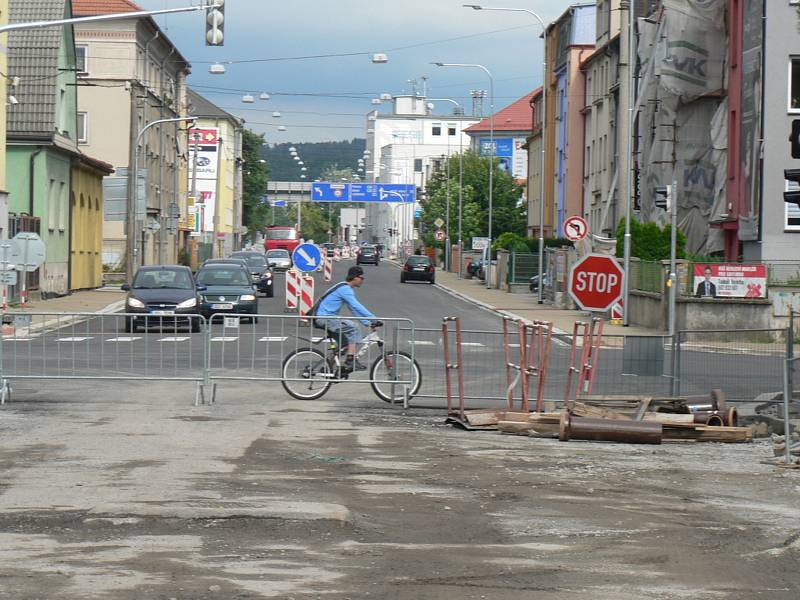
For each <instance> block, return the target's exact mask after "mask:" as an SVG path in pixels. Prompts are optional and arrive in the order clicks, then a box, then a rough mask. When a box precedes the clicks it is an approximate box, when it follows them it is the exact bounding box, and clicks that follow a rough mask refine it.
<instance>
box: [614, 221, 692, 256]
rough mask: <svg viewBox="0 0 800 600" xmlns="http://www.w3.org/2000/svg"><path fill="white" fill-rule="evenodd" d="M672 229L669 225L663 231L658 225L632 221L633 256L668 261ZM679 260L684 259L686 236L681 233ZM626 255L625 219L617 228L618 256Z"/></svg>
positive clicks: (679, 236) (678, 246) (679, 238)
mask: <svg viewBox="0 0 800 600" xmlns="http://www.w3.org/2000/svg"><path fill="white" fill-rule="evenodd" d="M671 232H672V227H671V226H670V225H667V226H666V227H664V229H661V228H660V227H659V226H658V225H657V224H656V223H652V222H651V223H640V222H639V221H637V220H636V219H634V220H633V221H631V256H635V257H637V258H639V259H641V260H649V261H658V260H668V259H669V255H670V245H671V241H670V236H671ZM676 240H677V252H676V257H677V258H684V256H685V254H684V248H685V247H686V236H685V235H683V233H682V232H681V231H678V235H677V238H676ZM624 253H625V219H621V220H620V222H619V225H618V226H617V256H618V257H621V256H623V255H624Z"/></svg>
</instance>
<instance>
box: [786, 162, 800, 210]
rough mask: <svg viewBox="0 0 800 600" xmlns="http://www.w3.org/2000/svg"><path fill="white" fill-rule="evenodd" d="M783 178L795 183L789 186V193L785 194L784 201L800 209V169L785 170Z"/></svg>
mask: <svg viewBox="0 0 800 600" xmlns="http://www.w3.org/2000/svg"><path fill="white" fill-rule="evenodd" d="M783 178H784V179H786V180H787V181H793V182H794V185H789V188H790V189H789V191H788V192H783V201H784V202H789V203H790V204H796V205H797V207H798V208H800V169H784V170H783Z"/></svg>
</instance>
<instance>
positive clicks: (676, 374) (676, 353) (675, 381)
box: [669, 331, 682, 398]
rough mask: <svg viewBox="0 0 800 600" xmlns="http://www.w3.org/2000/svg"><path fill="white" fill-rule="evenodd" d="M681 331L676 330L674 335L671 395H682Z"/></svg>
mask: <svg viewBox="0 0 800 600" xmlns="http://www.w3.org/2000/svg"><path fill="white" fill-rule="evenodd" d="M681 333H682V332H681V331H676V332H675V335H673V336H672V381H671V382H670V384H671V385H670V394H669V395H670V396H672V397H673V398H675V397H677V396H679V395H680V390H681V385H680V379H681Z"/></svg>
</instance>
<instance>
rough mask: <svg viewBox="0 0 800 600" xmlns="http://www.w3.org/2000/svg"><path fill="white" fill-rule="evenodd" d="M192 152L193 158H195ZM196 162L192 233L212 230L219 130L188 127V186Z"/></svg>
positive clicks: (190, 183) (217, 167)
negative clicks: (195, 190)
mask: <svg viewBox="0 0 800 600" xmlns="http://www.w3.org/2000/svg"><path fill="white" fill-rule="evenodd" d="M195 154H197V157H196V158H195ZM195 162H196V164H197V191H198V194H197V195H198V198H197V201H196V206H197V209H196V211H195V215H196V216H195V219H196V222H195V230H194V231H195V233H196V234H199V233H201V232H206V231H214V214H215V210H216V208H215V206H214V204H215V201H216V190H217V176H218V169H219V129H217V128H216V127H199V128H195V129H190V130H189V189H191V187H192V180H193V178H194V173H193V171H194V165H195Z"/></svg>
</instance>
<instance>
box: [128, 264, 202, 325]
mask: <svg viewBox="0 0 800 600" xmlns="http://www.w3.org/2000/svg"><path fill="white" fill-rule="evenodd" d="M122 289H123V291H126V292H128V295H127V297H126V299H125V312H127V313H132V316H129V317H126V318H125V332H126V333H136V332H137V331H138V329H139V327H140V326H142V327H143V328H144V329H145V330H147V327H150V326H156V325H158V326H160V327H163V326H164V325H165V324H167V325H169V324H172V325H174V326H178V325H184V326H186V327H190V328H191V330H192V332H193V333H197V332H199V331H200V329H201V321H200V319H199V318H197V315H199V314H200V302H201V300H202V299H201V297H200V294H199V292H202V291H204V290H205V286H203V285H201V284H198V283H196V282H195V279H194V277H193V276H192V271H191V269H189V267H181V266H177V265H151V266H146V267H141V268H140V269H139V270H138V271H136V275H135V276H134V277H133V283H132V284H131V285H128V284H127V283H126V284H125V285H123V286H122ZM193 315H194V316H195V318H192V316H193Z"/></svg>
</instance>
